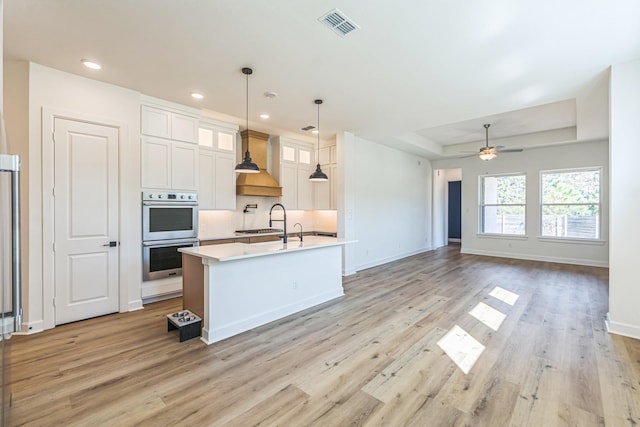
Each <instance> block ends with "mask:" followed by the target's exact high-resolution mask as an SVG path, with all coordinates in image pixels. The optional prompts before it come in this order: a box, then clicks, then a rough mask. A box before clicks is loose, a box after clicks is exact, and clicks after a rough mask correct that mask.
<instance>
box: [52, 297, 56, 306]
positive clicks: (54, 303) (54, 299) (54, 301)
mask: <svg viewBox="0 0 640 427" xmlns="http://www.w3.org/2000/svg"><path fill="white" fill-rule="evenodd" d="M53 306H54V307H55V306H56V298H55V297H53Z"/></svg>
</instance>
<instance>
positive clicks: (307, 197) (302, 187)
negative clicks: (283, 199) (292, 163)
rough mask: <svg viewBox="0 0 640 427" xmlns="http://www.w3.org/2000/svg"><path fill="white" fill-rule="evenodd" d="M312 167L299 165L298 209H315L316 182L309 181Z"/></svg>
mask: <svg viewBox="0 0 640 427" xmlns="http://www.w3.org/2000/svg"><path fill="white" fill-rule="evenodd" d="M311 172H312V171H311V169H310V168H303V167H301V166H300V167H298V172H297V179H298V206H297V207H296V209H303V210H311V209H313V187H312V185H313V184H314V182H312V181H309V175H311Z"/></svg>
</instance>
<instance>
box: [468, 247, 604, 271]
mask: <svg viewBox="0 0 640 427" xmlns="http://www.w3.org/2000/svg"><path fill="white" fill-rule="evenodd" d="M460 252H461V253H463V254H470V255H483V256H493V257H498V258H513V259H524V260H527V261H543V262H555V263H558V264H574V265H586V266H589V267H609V262H607V261H597V260H592V259H581V258H564V257H563V258H560V257H551V256H544V255H530V254H519V253H514V252H494V251H481V250H477V249H469V248H462V249H460Z"/></svg>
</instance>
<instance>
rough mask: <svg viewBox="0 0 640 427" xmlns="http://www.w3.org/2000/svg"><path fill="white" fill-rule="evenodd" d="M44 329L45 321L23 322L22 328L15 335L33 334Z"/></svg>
mask: <svg viewBox="0 0 640 427" xmlns="http://www.w3.org/2000/svg"><path fill="white" fill-rule="evenodd" d="M42 331H44V321H42V320H38V321H35V322H22V329H21V330H20V331H18V332H14V335H31V334H37V333H38V332H42Z"/></svg>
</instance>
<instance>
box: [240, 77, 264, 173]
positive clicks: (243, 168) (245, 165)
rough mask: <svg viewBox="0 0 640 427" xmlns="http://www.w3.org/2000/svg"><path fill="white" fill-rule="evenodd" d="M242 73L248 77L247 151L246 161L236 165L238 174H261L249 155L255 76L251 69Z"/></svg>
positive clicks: (245, 154)
mask: <svg viewBox="0 0 640 427" xmlns="http://www.w3.org/2000/svg"><path fill="white" fill-rule="evenodd" d="M242 73H243V74H244V75H245V76H247V111H246V112H247V151H246V152H245V153H244V159H243V160H242V163H238V164H237V165H236V172H238V173H260V168H259V167H258V165H256V164H255V163H253V161H252V160H251V153H249V135H248V132H249V76H250V75H251V74H253V70H252V69H251V68H247V67H245V68H243V69H242Z"/></svg>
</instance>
